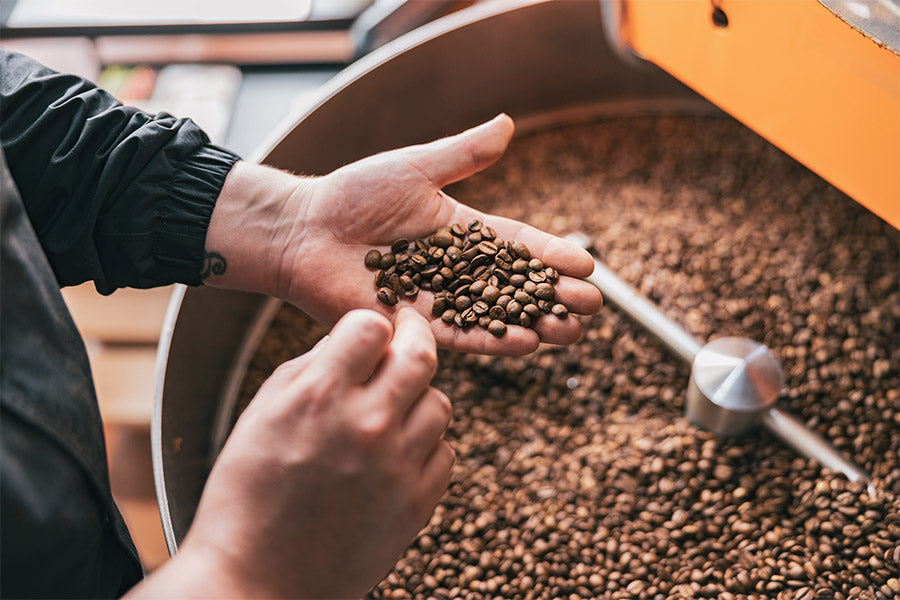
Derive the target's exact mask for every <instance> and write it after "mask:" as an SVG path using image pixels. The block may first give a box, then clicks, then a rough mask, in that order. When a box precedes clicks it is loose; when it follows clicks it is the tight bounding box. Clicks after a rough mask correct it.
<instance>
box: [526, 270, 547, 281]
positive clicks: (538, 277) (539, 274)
mask: <svg viewBox="0 0 900 600" xmlns="http://www.w3.org/2000/svg"><path fill="white" fill-rule="evenodd" d="M528 279H529V280H531V281H533V282H535V283H543V282H545V281H547V276H546V275H545V274H544V272H543V271H529V272H528Z"/></svg>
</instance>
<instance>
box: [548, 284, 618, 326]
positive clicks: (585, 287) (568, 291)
mask: <svg viewBox="0 0 900 600" xmlns="http://www.w3.org/2000/svg"><path fill="white" fill-rule="evenodd" d="M554 291H555V300H556V301H557V302H559V303H561V304H564V305H565V307H566V308H567V309H568V311H569V312H570V313H575V314H578V315H593V314H594V313H596V312H598V311H599V310H600V308H601V307H602V306H603V295H602V294H601V293H600V290H598V289H597V287H596V286H595V285H594V284H592V283H588V282H587V281H582V280H581V279H574V278H572V277H560V278H559V281H557V282H556V284H555V286H554ZM541 320H544V319H541Z"/></svg>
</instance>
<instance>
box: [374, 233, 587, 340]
mask: <svg viewBox="0 0 900 600" xmlns="http://www.w3.org/2000/svg"><path fill="white" fill-rule="evenodd" d="M364 261H365V264H366V266H367V267H368V268H370V269H375V270H376V271H375V287H376V289H377V296H378V299H379V300H380V301H381V302H383V303H384V304H387V305H388V306H394V305H395V304H397V302H398V300H399V298H400V297H405V298H408V299H410V300H415V298H416V297H417V296H418V295H419V290H420V289H422V290H428V291H431V292H433V294H434V303H433V304H432V308H431V312H432V315H433V316H435V317H440V318H441V320H442V321H443V322H444V323H446V324H448V325H455V326H456V327H459V328H461V329H465V328H467V327H474V326H476V325H477V326H479V327H482V328H484V329H487V330H488V331H489V332H491V333H492V334H494V335H496V336H498V337H499V336H502V335H503V334H505V333H506V326H507V324H512V325H521V326H522V327H533V326H534V325H535V323H536V322H537V320H538V319H539V318H540V317H541V315H542V314H545V313H553V314H554V315H556V316H557V317H559V318H565V317H566V316H568V314H569V312H568V310H567V309H566V307H565V306H564V305H562V304H558V303H556V302H554V301H553V299H554V297H555V295H556V292H555V290H554V288H553V284H554V283H556V281H558V280H559V273H557V271H556V269H554V268H553V267H547V266H544V263H543V262H541V259H539V258H536V257H532V256H531V251H530V250H529V249H528V246H526V245H525V244H523V243H522V242H517V241H508V242H504V241H503V240H500V239H497V233H496V232H495V231H494V230H493V228H491V227H488V226H487V225H484V224H483V223H482V222H481V221H472V222H471V223H469V224H468V225H463V224H462V223H455V224H453V225H448V226H446V227H442V228H440V229H438V230H437V231H436V232H434V233H433V234H432V235H430V236H426V237H424V238H420V239H417V240H415V241H414V242H412V243H410V241H409V240H407V239H406V238H399V239H396V240H394V241H393V242H392V243H391V249H390V252H385V253H384V254H382V253H381V252H380V251H379V250H378V249H375V248H373V249H372V250H369V251H368V252H367V253H366V256H365V259H364Z"/></svg>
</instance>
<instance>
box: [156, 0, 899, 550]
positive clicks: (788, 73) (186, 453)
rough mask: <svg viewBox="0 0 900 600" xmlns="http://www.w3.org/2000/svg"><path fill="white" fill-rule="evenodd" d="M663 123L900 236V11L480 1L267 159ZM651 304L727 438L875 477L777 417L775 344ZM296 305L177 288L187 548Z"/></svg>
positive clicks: (174, 329)
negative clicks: (762, 148)
mask: <svg viewBox="0 0 900 600" xmlns="http://www.w3.org/2000/svg"><path fill="white" fill-rule="evenodd" d="M673 32H677V35H674V34H673ZM662 109H665V110H671V111H677V112H680V113H683V114H710V113H715V112H718V111H719V110H722V111H725V112H726V113H728V114H730V115H732V116H733V117H735V118H736V119H738V120H739V121H741V122H742V123H744V124H745V125H747V126H748V127H750V128H751V129H753V130H754V131H756V132H757V133H759V134H760V135H761V136H762V137H764V138H766V139H767V140H769V141H770V142H771V143H773V144H774V145H776V146H777V147H779V148H781V149H782V150H784V151H785V152H786V153H788V154H790V155H791V156H792V157H794V158H795V159H797V160H798V161H800V162H801V163H803V164H804V165H806V166H807V167H808V168H810V169H811V170H813V171H814V172H816V173H817V174H818V175H820V176H821V177H822V178H824V179H826V180H827V181H829V182H830V183H831V184H833V185H834V186H835V187H837V188H838V189H840V190H841V191H843V192H845V193H846V194H847V195H849V196H850V197H851V198H853V199H854V200H855V201H857V202H858V203H860V204H861V205H863V206H865V207H866V208H867V209H868V210H870V211H872V212H873V213H875V214H877V215H878V216H879V217H881V218H882V219H884V220H885V221H887V222H888V223H890V224H891V225H893V226H894V227H895V228H897V227H900V8H898V5H897V4H896V3H895V2H892V0H869V1H868V2H859V1H851V0H793V1H787V2H754V1H751V0H678V1H672V2H655V1H648V0H603V1H600V0H598V1H573V2H569V1H556V2H554V1H533V0H532V1H512V2H510V1H504V2H486V3H481V4H476V5H475V6H473V7H471V8H468V9H465V10H462V11H460V12H457V13H454V14H451V15H449V16H447V17H444V18H442V19H440V20H438V21H435V22H432V23H430V24H428V25H425V26H423V27H421V28H419V29H417V30H415V31H413V32H412V33H410V34H407V35H405V36H403V37H401V38H399V39H397V40H395V41H393V42H391V43H389V44H387V45H385V46H383V47H381V48H379V49H377V50H375V51H373V52H372V53H370V54H368V55H366V56H365V57H363V58H361V59H360V60H358V61H357V62H356V63H354V64H352V65H350V66H349V67H348V68H347V69H345V70H344V71H343V72H341V73H340V74H339V75H338V76H336V77H335V78H334V79H333V80H332V81H330V82H329V83H328V84H326V85H325V86H324V87H323V88H322V89H321V90H320V92H319V94H318V95H317V97H316V98H314V99H312V100H311V101H310V102H309V103H308V104H307V105H305V107H304V108H303V109H302V110H301V111H300V112H299V113H298V114H297V115H295V116H294V117H293V118H292V119H291V120H290V123H288V124H287V125H286V126H285V127H284V128H283V130H282V131H279V132H278V136H277V137H276V138H273V140H272V142H271V143H270V144H268V145H266V147H265V148H264V149H262V150H261V151H260V152H259V154H258V156H256V157H255V158H256V159H258V160H260V161H262V162H265V163H267V164H270V165H273V166H276V167H280V168H285V169H288V170H294V171H302V172H304V173H326V172H328V171H330V170H333V169H334V168H337V167H339V166H341V165H343V164H346V163H348V162H351V161H353V160H356V159H359V158H362V157H364V156H368V155H370V154H373V153H375V152H379V151H383V150H386V149H391V148H396V147H400V146H403V145H407V144H412V143H420V142H423V141H426V140H430V139H434V138H437V137H441V136H444V135H448V134H451V133H454V132H456V131H459V130H462V129H464V128H466V127H469V126H471V125H473V124H475V123H477V122H480V121H484V120H487V119H489V118H491V117H492V116H494V115H495V114H497V113H498V112H501V111H503V112H507V113H508V114H510V115H511V116H512V117H513V118H514V119H515V120H516V124H517V131H519V132H527V131H529V130H536V129H539V128H542V127H546V126H548V125H551V124H557V123H567V122H576V121H578V120H581V119H585V118H587V117H591V116H599V115H611V116H616V115H640V114H649V113H653V112H654V111H659V110H662ZM375 115H377V116H375ZM251 158H253V157H251ZM600 272H602V265H601V266H600V267H598V273H600ZM608 275H609V276H608V277H605V278H601V279H597V278H596V277H595V278H594V279H592V281H594V283H595V284H597V285H598V287H600V288H601V291H603V292H604V293H605V297H606V298H607V299H608V300H611V301H612V302H613V303H616V304H619V303H621V304H622V306H623V307H626V308H627V307H628V306H635V305H641V301H640V300H639V299H638V300H635V297H634V296H631V295H630V294H631V293H632V291H631V290H630V288H628V287H627V286H626V285H624V284H622V285H619V284H621V283H622V282H618V280H617V279H616V277H615V275H613V274H611V273H609V274H608ZM623 286H624V287H623ZM644 303H645V304H646V306H644V307H643V308H640V309H635V312H636V313H641V314H640V315H639V314H632V316H633V317H634V318H635V319H637V320H638V321H639V322H642V317H641V315H643V319H644V320H649V321H651V322H655V323H656V324H655V325H653V324H652V323H651V324H650V325H646V324H645V326H647V327H648V328H649V329H650V330H651V331H655V332H657V334H658V336H659V337H661V339H663V341H664V342H665V343H666V344H667V345H669V347H675V353H676V355H678V356H681V357H682V358H684V359H686V360H688V361H689V362H693V365H694V372H693V374H692V379H691V382H690V390H689V391H688V395H687V398H688V401H687V402H686V404H687V405H688V415H689V416H690V417H691V418H692V419H694V420H696V421H698V422H701V424H704V425H706V426H710V427H712V429H713V430H716V431H720V432H721V433H735V432H736V431H737V430H736V427H737V425H735V423H739V424H740V427H741V428H743V426H744V425H745V424H747V422H751V424H752V423H753V422H756V421H758V420H760V419H761V420H762V421H763V422H765V423H766V425H767V426H768V427H770V428H771V429H772V430H774V431H776V432H777V431H778V430H779V427H781V428H782V432H784V431H790V432H793V433H790V434H787V437H793V436H794V435H795V434H796V433H797V432H806V433H808V434H809V435H810V436H811V437H808V438H804V439H805V440H806V441H805V445H802V447H801V446H800V445H798V447H800V448H801V452H804V453H806V454H808V455H810V456H812V457H814V458H817V459H818V460H820V461H823V462H824V463H825V464H827V465H828V466H831V467H833V468H835V469H838V470H841V471H843V472H845V473H846V474H847V475H848V477H850V478H851V479H862V480H864V481H867V476H866V475H865V473H863V472H862V471H861V470H860V469H859V468H858V467H856V466H855V465H853V464H852V463H850V462H849V461H848V460H846V459H844V458H843V457H841V456H840V454H838V453H837V452H836V451H835V450H834V449H833V448H831V447H830V446H828V445H827V443H826V442H825V441H824V440H821V439H820V438H818V437H817V436H815V435H814V434H812V433H811V432H809V431H807V430H806V428H805V426H804V425H803V424H802V422H800V421H798V420H796V419H793V418H792V417H790V416H789V415H785V414H784V413H781V412H778V413H777V414H776V413H774V412H773V411H774V409H772V410H769V409H770V404H771V402H772V401H773V400H774V399H775V397H776V396H777V395H778V391H779V388H780V386H781V385H782V375H781V372H780V367H779V366H778V364H777V361H776V360H775V359H774V357H773V356H772V355H771V354H770V353H769V351H768V350H767V349H766V348H765V347H764V346H761V345H759V344H756V343H755V342H751V341H749V340H737V341H733V342H732V343H731V345H730V346H728V345H727V343H726V342H723V341H721V340H718V341H717V342H718V344H716V343H711V344H709V345H708V346H704V347H701V346H700V345H699V344H698V343H697V342H695V341H693V339H692V338H690V336H689V335H687V334H685V333H683V332H681V333H679V331H678V327H677V326H674V325H673V324H671V323H668V324H667V323H665V321H666V320H665V318H664V317H662V318H661V320H656V321H654V319H655V318H656V317H655V316H654V313H655V310H656V309H655V308H654V307H653V306H652V305H649V303H647V302H646V301H644ZM641 306H643V305H641ZM279 307H280V302H278V301H276V300H273V299H269V298H264V297H261V296H258V295H253V294H248V293H242V292H234V291H225V290H220V289H213V288H204V287H201V288H192V289H187V288H185V287H179V288H178V289H177V290H176V292H175V294H174V295H173V299H172V302H171V304H170V307H169V312H168V315H167V318H166V323H165V327H164V331H163V335H162V339H161V343H160V349H159V358H158V374H157V377H158V379H157V390H156V408H155V415H154V422H153V460H154V471H155V477H156V485H157V493H158V498H159V506H160V511H161V513H162V520H163V528H164V531H165V535H166V541H167V544H168V546H169V549H170V551H172V552H174V551H175V550H176V549H177V546H178V544H179V543H180V541H181V540H182V539H183V537H184V535H185V534H186V532H187V530H188V527H189V526H190V523H191V520H192V518H193V515H194V511H195V509H196V506H197V503H198V501H199V498H200V493H201V491H202V488H203V485H204V483H205V481H206V477H207V476H208V473H209V470H210V468H211V465H212V463H213V461H214V459H215V456H216V454H217V452H218V449H219V448H220V447H221V444H222V443H223V440H224V438H225V437H226V436H227V433H228V430H227V428H228V426H229V424H230V420H229V415H230V414H231V413H232V412H233V410H234V406H235V404H236V402H237V395H238V391H239V388H240V387H241V383H242V381H243V378H244V375H245V373H246V370H247V365H248V363H249V360H250V357H251V356H252V354H253V352H254V351H255V349H256V347H257V345H258V343H259V341H260V339H261V337H262V336H263V334H264V332H265V330H266V328H267V326H268V324H269V323H270V321H271V319H272V318H273V316H274V315H275V313H276V312H277V311H278V309H279ZM657 316H658V315H657ZM673 327H674V329H673ZM662 329H665V330H667V331H668V332H669V334H666V333H662V334H659V332H660V331H661V330H662ZM673 331H674V332H675V333H672V332H673ZM682 334H683V335H682ZM667 335H668V336H669V340H666V336H667ZM673 336H674V339H675V340H676V341H675V342H673V343H670V340H671V339H673ZM678 339H681V341H682V342H684V343H683V344H682V351H681V352H679V351H678V349H677V347H676V346H677V345H678V341H677V340H678ZM684 340H687V341H684ZM723 344H725V345H724V346H723ZM197 357H203V360H202V361H199V362H198V359H197ZM723 361H724V363H728V364H727V365H726V366H728V368H729V369H730V370H727V371H725V370H723V368H724V367H723ZM625 368H627V366H625ZM729 377H730V379H729ZM726 387H727V388H729V390H730V392H729V393H739V392H741V391H742V390H746V389H750V388H752V389H753V390H755V391H754V392H753V393H755V394H758V396H759V397H758V398H756V399H758V400H759V402H760V405H759V406H754V407H753V409H752V411H754V412H753V414H752V415H751V414H750V413H742V411H743V410H744V409H743V408H741V407H740V406H737V405H732V404H728V402H730V400H726V401H725V404H726V406H724V409H723V406H722V405H721V404H717V400H718V399H721V394H720V392H721V390H722V389H723V388H726ZM692 399H693V400H692ZM762 409H765V410H762ZM723 410H724V412H723ZM765 411H769V412H765ZM713 413H716V414H713ZM763 413H764V414H765V415H766V416H762V415H763ZM773 415H774V416H773ZM735 416H736V417H738V418H737V419H735V418H734V417H735ZM784 419H789V422H786V421H785V420H784ZM785 423H787V424H785ZM806 433H804V435H806ZM795 439H796V438H795ZM795 445H796V444H795Z"/></svg>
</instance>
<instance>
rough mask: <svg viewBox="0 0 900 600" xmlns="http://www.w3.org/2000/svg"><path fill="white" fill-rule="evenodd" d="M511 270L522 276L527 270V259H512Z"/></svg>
mask: <svg viewBox="0 0 900 600" xmlns="http://www.w3.org/2000/svg"><path fill="white" fill-rule="evenodd" d="M512 271H513V273H516V274H517V275H523V276H524V275H525V273H526V272H527V271H528V261H527V260H525V259H523V258H517V259H516V260H514V261H513V264H512Z"/></svg>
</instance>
